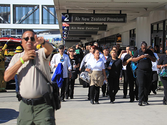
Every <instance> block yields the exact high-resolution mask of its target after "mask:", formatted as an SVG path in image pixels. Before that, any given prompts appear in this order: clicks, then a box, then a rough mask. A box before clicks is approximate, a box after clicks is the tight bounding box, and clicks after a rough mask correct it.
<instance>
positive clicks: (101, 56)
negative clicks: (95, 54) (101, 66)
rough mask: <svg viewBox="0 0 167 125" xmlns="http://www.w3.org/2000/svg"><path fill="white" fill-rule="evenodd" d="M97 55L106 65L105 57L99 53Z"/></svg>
mask: <svg viewBox="0 0 167 125" xmlns="http://www.w3.org/2000/svg"><path fill="white" fill-rule="evenodd" d="M99 54H100V55H99V57H100V58H102V59H103V61H104V63H106V58H105V56H104V55H103V54H102V53H101V52H100V53H99Z"/></svg>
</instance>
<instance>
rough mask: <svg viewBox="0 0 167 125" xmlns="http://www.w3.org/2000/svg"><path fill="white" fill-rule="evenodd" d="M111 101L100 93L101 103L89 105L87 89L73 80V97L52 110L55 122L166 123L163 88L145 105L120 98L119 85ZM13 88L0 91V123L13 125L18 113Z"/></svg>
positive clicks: (76, 124) (94, 124)
mask: <svg viewBox="0 0 167 125" xmlns="http://www.w3.org/2000/svg"><path fill="white" fill-rule="evenodd" d="M120 87H121V90H119V92H118V94H117V96H116V100H115V103H114V104H110V103H109V99H108V97H102V94H100V100H99V103H100V104H94V105H92V104H90V102H89V101H88V100H87V92H88V89H87V88H83V87H82V86H81V85H79V82H78V80H76V85H75V95H74V99H72V100H70V99H69V100H66V102H62V108H61V109H60V110H58V111H56V112H55V117H56V123H57V125H109V124H111V125H112V124H113V125H166V124H167V123H166V121H165V119H166V113H167V106H166V105H162V98H163V90H159V91H158V92H157V95H154V94H153V93H151V95H149V103H150V105H148V106H138V102H137V101H135V102H133V103H131V102H129V100H130V99H129V98H126V99H123V91H122V85H120ZM15 95H16V94H15V91H14V90H8V92H7V93H0V124H2V125H15V124H16V121H17V120H16V118H17V116H18V114H19V112H18V110H19V102H18V101H17V99H16V98H15Z"/></svg>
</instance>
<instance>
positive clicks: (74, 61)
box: [69, 56, 79, 71]
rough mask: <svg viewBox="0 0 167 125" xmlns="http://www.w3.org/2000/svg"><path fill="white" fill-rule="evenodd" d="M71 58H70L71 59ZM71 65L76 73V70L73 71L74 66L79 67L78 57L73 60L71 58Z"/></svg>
mask: <svg viewBox="0 0 167 125" xmlns="http://www.w3.org/2000/svg"><path fill="white" fill-rule="evenodd" d="M69 58H70V57H69ZM70 63H71V66H72V71H75V70H76V69H73V65H74V64H75V65H78V63H79V62H78V59H77V57H76V56H74V58H73V59H71V58H70Z"/></svg>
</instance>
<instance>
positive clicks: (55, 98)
mask: <svg viewBox="0 0 167 125" xmlns="http://www.w3.org/2000/svg"><path fill="white" fill-rule="evenodd" d="M35 68H36V69H37V70H38V71H39V72H40V73H41V75H42V76H43V78H44V79H45V80H46V81H47V84H48V88H49V96H50V100H51V106H52V107H53V109H54V110H58V109H60V108H61V101H60V96H59V88H58V86H57V84H56V83H55V84H52V83H50V81H49V80H48V79H47V78H46V76H45V75H44V74H43V73H42V71H41V70H40V69H39V68H38V67H37V66H36V65H35ZM51 88H52V90H53V91H51Z"/></svg>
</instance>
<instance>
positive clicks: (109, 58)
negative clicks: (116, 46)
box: [104, 55, 112, 69]
mask: <svg viewBox="0 0 167 125" xmlns="http://www.w3.org/2000/svg"><path fill="white" fill-rule="evenodd" d="M105 59H106V57H105ZM111 59H112V57H111V56H110V55H108V58H107V59H106V63H104V66H105V69H107V68H108V66H109V63H110V61H111Z"/></svg>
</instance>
